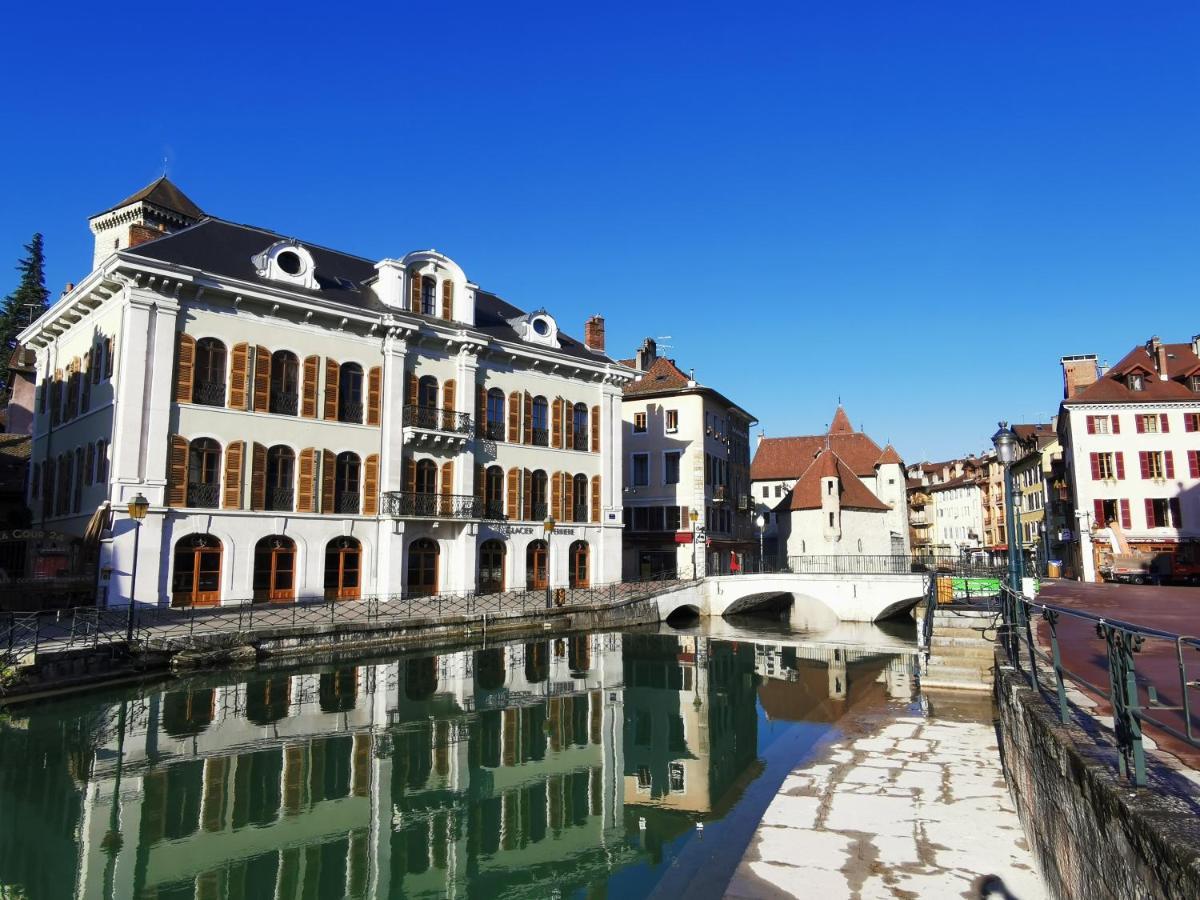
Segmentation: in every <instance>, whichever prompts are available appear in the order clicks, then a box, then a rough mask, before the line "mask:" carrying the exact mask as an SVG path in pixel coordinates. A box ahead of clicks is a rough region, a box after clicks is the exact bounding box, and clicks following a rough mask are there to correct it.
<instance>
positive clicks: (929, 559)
mask: <svg viewBox="0 0 1200 900" xmlns="http://www.w3.org/2000/svg"><path fill="white" fill-rule="evenodd" d="M1005 569H1006V566H1005V565H1004V564H1003V563H1000V564H996V563H990V562H982V561H978V560H972V559H968V558H964V557H961V556H944V557H940V556H928V555H924V554H920V555H918V554H900V555H895V556H889V555H872V554H857V555H836V554H817V555H810V556H789V557H788V558H787V562H786V563H783V564H776V566H775V567H774V568H773V569H772V567H771V565H770V563H768V564H767V566H766V567H765V568H764V571H772V570H773V571H776V572H791V573H792V574H795V575H911V574H914V573H925V572H935V573H936V572H941V573H948V574H956V575H978V576H981V577H993V578H999V577H1000V576H1002V575H1003V574H1004V572H1005Z"/></svg>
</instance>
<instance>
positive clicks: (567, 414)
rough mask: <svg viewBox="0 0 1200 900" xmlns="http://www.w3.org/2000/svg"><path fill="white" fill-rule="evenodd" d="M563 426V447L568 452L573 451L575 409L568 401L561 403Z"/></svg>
mask: <svg viewBox="0 0 1200 900" xmlns="http://www.w3.org/2000/svg"><path fill="white" fill-rule="evenodd" d="M563 425H564V426H565V430H566V433H567V436H566V439H565V440H564V441H563V446H564V447H566V448H567V449H568V450H574V449H575V407H574V406H573V405H572V404H571V403H570V402H569V401H565V400H564V401H563Z"/></svg>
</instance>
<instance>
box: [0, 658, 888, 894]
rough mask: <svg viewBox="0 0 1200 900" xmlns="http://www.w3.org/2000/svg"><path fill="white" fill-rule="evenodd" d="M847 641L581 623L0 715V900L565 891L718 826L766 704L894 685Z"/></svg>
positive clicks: (807, 704) (780, 709) (751, 759)
mask: <svg viewBox="0 0 1200 900" xmlns="http://www.w3.org/2000/svg"><path fill="white" fill-rule="evenodd" d="M848 652H849V651H847V650H845V649H838V648H835V649H833V650H829V651H824V650H822V651H820V652H816V651H810V650H806V649H805V648H803V647H799V646H775V645H766V644H755V643H748V642H747V643H736V642H730V641H724V640H713V639H710V638H706V637H704V636H696V635H685V636H675V635H659V634H626V635H621V634H584V635H574V636H571V637H561V638H553V639H547V640H539V641H531V642H525V643H510V644H505V645H499V646H493V647H488V648H486V649H479V650H466V651H458V652H448V653H442V654H438V655H426V656H406V657H402V658H400V659H399V660H396V661H391V662H385V663H380V664H370V665H357V666H356V665H338V666H336V667H332V668H326V669H324V670H323V671H304V672H297V671H294V670H293V671H283V670H279V671H267V672H259V673H256V674H255V675H254V677H253V678H251V679H250V680H247V681H243V682H240V683H228V682H226V681H223V680H222V679H220V678H217V677H213V678H210V679H207V680H206V679H204V678H196V679H193V680H190V681H188V682H186V683H182V684H179V685H178V686H173V687H172V688H171V689H169V690H166V691H163V692H161V693H149V694H145V695H140V696H134V695H131V694H127V695H123V696H115V697H112V696H109V697H101V698H100V699H99V700H97V699H96V696H95V695H94V696H92V697H89V698H79V699H77V700H72V701H63V702H61V703H58V704H47V705H45V706H42V707H37V708H31V709H30V710H29V711H28V713H27V716H28V717H27V718H21V717H20V716H21V715H22V714H23V713H18V715H17V716H16V717H14V719H13V721H11V722H9V723H7V724H0V757H2V758H3V759H4V761H5V762H4V765H3V766H2V767H0V808H3V809H5V811H6V812H7V814H8V822H9V823H10V826H11V824H12V823H14V822H20V823H22V824H21V827H19V828H12V827H8V828H6V829H4V830H3V832H2V833H0V895H3V891H4V888H5V886H21V888H22V889H23V890H24V892H25V894H26V895H27V896H29V897H31V898H36V900H41V898H54V900H58V898H64V897H75V898H81V900H83V898H117V897H120V898H128V897H135V898H152V900H175V898H189V900H192V898H195V900H208V898H213V900H238V898H262V897H274V898H281V900H282V898H310V897H312V898H325V897H395V896H401V895H404V896H421V895H429V896H447V895H449V896H466V895H473V896H478V895H487V896H504V895H506V894H508V895H514V896H516V895H539V896H550V895H552V894H553V893H555V892H557V893H559V894H560V895H563V896H565V895H566V894H568V893H570V892H571V891H573V890H575V889H578V888H581V887H584V886H587V885H596V884H603V883H604V882H605V880H606V879H607V878H608V877H609V876H610V875H611V874H612V873H613V872H614V871H615V870H617V869H620V868H622V867H624V866H627V865H630V864H633V863H636V862H639V861H648V862H651V863H654V862H657V860H658V856H659V853H660V850H661V848H662V846H663V845H664V844H665V843H666V842H668V841H671V840H673V839H674V838H675V837H677V836H678V835H679V834H681V833H683V832H685V831H686V830H687V829H688V828H690V827H691V824H692V823H693V822H694V821H697V820H703V819H705V818H714V817H720V816H721V815H723V814H724V812H725V811H727V810H728V809H729V808H730V807H731V806H732V805H733V804H734V803H735V802H736V801H737V799H738V796H739V795H740V792H741V791H742V789H744V787H745V785H746V784H748V783H749V782H750V781H751V780H753V778H754V777H755V776H756V775H757V774H758V772H759V763H758V761H757V741H758V709H759V704H761V707H762V709H763V710H764V711H765V712H766V714H767V715H768V717H771V718H784V719H792V718H794V719H796V720H800V721H834V720H835V719H836V718H837V716H838V715H840V714H841V712H843V711H844V710H845V708H846V704H848V703H853V702H854V701H855V696H854V695H855V693H856V692H867V693H869V692H871V691H875V690H877V689H879V690H883V691H884V692H885V693H886V694H887V695H889V696H899V695H900V694H901V693H902V692H904V691H907V690H908V685H907V681H906V678H907V675H906V673H905V674H904V676H903V677H901V676H900V675H899V674H895V675H893V674H890V673H891V672H892V668H897V670H898V671H899V670H903V669H904V666H903V665H900V666H893V665H892V663H891V662H890V660H894V659H900V658H899V657H885V656H878V657H870V656H865V657H860V658H850V659H847V653H848ZM806 654H808V655H806ZM822 654H824V655H822ZM880 684H883V687H882V688H880ZM756 701H757V702H756ZM16 896H21V895H20V894H16Z"/></svg>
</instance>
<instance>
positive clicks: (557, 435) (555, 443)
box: [550, 397, 563, 450]
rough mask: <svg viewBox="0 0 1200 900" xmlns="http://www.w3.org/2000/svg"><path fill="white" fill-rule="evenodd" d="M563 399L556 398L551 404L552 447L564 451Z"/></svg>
mask: <svg viewBox="0 0 1200 900" xmlns="http://www.w3.org/2000/svg"><path fill="white" fill-rule="evenodd" d="M562 427H563V399H562V397H555V398H554V402H553V403H552V404H550V446H551V447H554V448H556V449H559V450H561V449H562V445H563V442H562Z"/></svg>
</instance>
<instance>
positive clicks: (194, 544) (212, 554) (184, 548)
mask: <svg viewBox="0 0 1200 900" xmlns="http://www.w3.org/2000/svg"><path fill="white" fill-rule="evenodd" d="M220 602H221V542H220V541H219V540H217V539H216V538H215V537H213V536H212V535H211V534H189V535H188V536H187V537H183V538H180V539H179V541H178V542H177V543H176V544H175V565H174V574H173V575H172V576H171V605H172V606H216V605H217V604H219V603H220Z"/></svg>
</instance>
